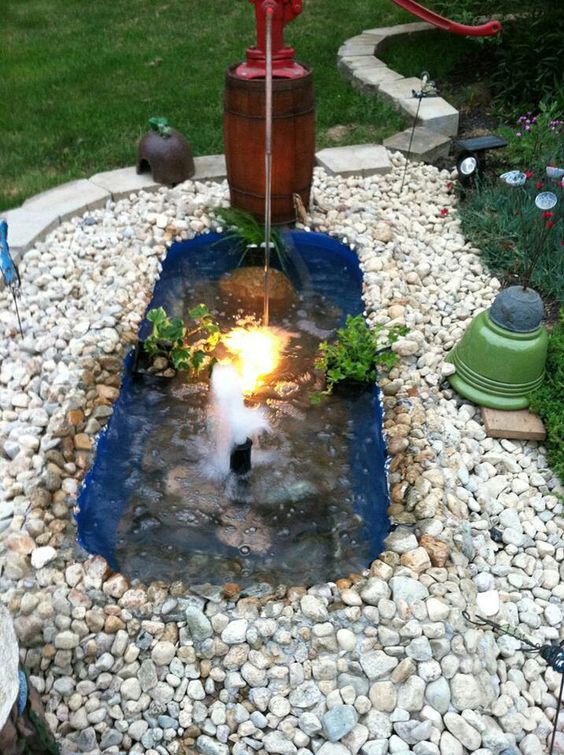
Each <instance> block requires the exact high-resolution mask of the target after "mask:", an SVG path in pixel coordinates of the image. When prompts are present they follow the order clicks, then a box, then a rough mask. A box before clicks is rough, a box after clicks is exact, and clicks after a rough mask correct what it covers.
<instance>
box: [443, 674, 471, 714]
mask: <svg viewBox="0 0 564 755" xmlns="http://www.w3.org/2000/svg"><path fill="white" fill-rule="evenodd" d="M435 684H436V682H435ZM450 691H451V696H452V704H453V705H454V707H455V708H456V709H457V710H466V708H472V709H476V708H479V707H480V706H481V705H482V690H481V687H480V685H479V683H478V681H477V680H476V678H475V677H474V676H472V674H455V675H454V676H453V677H452V679H451V681H450Z"/></svg>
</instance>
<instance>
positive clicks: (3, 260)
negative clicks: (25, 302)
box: [0, 220, 23, 338]
mask: <svg viewBox="0 0 564 755" xmlns="http://www.w3.org/2000/svg"><path fill="white" fill-rule="evenodd" d="M0 267H1V268H2V277H3V278H4V283H5V284H6V286H7V287H8V288H9V289H10V291H11V292H12V296H13V297H14V306H15V308H16V315H17V318H18V325H19V328H20V335H21V337H22V338H23V328H22V321H21V319H20V312H19V309H18V297H19V295H20V288H21V280H20V274H19V272H18V268H17V267H16V265H15V263H14V260H13V259H12V255H11V254H10V248H9V246H8V223H6V221H5V220H0Z"/></svg>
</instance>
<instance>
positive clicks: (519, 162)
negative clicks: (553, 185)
mask: <svg viewBox="0 0 564 755" xmlns="http://www.w3.org/2000/svg"><path fill="white" fill-rule="evenodd" d="M562 107H563V106H562V104H561V103H559V102H558V101H557V100H550V99H548V98H545V99H544V100H542V102H541V103H540V105H539V110H538V112H537V114H536V115H534V114H533V113H532V112H528V113H526V114H525V115H521V116H519V118H518V119H517V122H516V124H515V126H514V127H509V126H502V127H501V128H500V129H499V133H500V134H501V136H503V137H505V138H506V139H507V147H506V149H505V154H504V157H505V158H506V160H507V161H508V162H509V163H510V164H513V165H515V166H519V167H520V168H521V169H523V170H533V169H535V168H540V169H541V170H544V168H545V166H547V165H556V166H559V165H562V164H564V140H563V138H562V137H563V136H564V120H563V119H562V117H561V116H562Z"/></svg>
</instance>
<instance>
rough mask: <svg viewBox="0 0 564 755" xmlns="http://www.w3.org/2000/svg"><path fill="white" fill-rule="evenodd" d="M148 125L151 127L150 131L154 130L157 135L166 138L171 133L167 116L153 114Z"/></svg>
mask: <svg viewBox="0 0 564 755" xmlns="http://www.w3.org/2000/svg"><path fill="white" fill-rule="evenodd" d="M149 127H150V128H151V131H156V133H157V134H158V135H159V136H162V137H163V138H164V139H168V137H169V136H170V135H171V133H172V129H171V127H170V124H169V122H168V119H167V118H160V117H158V116H153V117H152V118H149Z"/></svg>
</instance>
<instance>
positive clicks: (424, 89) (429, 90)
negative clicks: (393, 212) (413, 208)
mask: <svg viewBox="0 0 564 755" xmlns="http://www.w3.org/2000/svg"><path fill="white" fill-rule="evenodd" d="M437 94H438V90H437V87H436V85H435V82H434V81H431V77H430V75H429V73H428V72H427V71H423V73H422V74H421V89H420V90H419V91H418V92H417V91H416V90H415V89H412V90H411V95H412V97H416V98H417V110H416V111H415V117H414V118H413V126H412V128H411V134H410V136H409V144H408V147H407V155H406V158H405V168H404V170H403V178H402V180H401V187H400V195H401V193H402V191H403V186H404V184H405V177H406V176H407V169H408V167H409V155H410V154H411V145H412V144H413V137H414V135H415V127H416V126H417V119H418V118H419V110H420V109H421V100H422V99H423V97H436V96H437Z"/></svg>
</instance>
